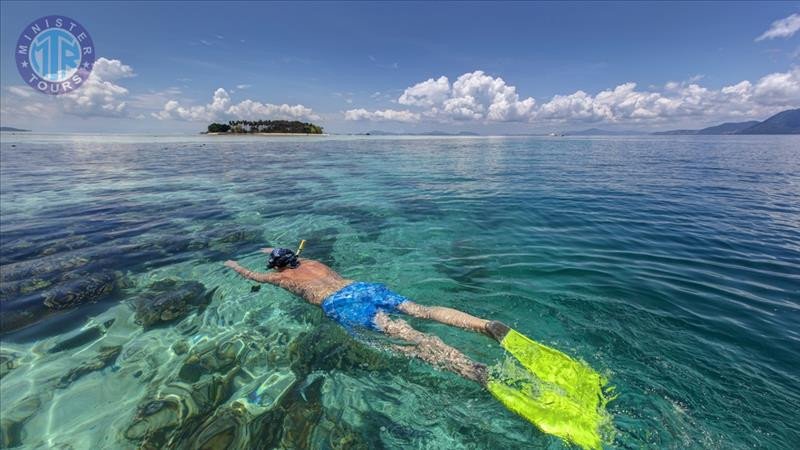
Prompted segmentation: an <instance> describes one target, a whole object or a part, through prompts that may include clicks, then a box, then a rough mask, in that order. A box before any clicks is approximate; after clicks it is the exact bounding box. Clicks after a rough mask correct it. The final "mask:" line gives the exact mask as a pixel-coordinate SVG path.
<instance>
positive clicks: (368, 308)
mask: <svg viewBox="0 0 800 450" xmlns="http://www.w3.org/2000/svg"><path fill="white" fill-rule="evenodd" d="M406 301H408V299H407V298H405V297H403V296H402V295H399V294H396V293H394V292H392V291H390V290H389V289H387V288H386V286H385V285H383V284H380V283H361V282H356V283H353V284H349V285H347V286H345V287H344V288H342V289H341V290H339V291H337V292H334V293H333V294H331V295H330V296H329V297H328V298H326V299H325V300H324V301H323V302H322V310H323V311H324V312H325V315H326V316H328V317H330V318H331V319H333V320H335V321H337V322H339V324H341V325H342V326H343V327H345V328H346V329H347V330H348V331H350V332H353V331H354V329H355V328H367V329H370V330H375V331H380V330H379V329H378V326H377V325H375V315H376V314H378V311H383V312H385V313H397V312H399V311H398V309H397V307H398V306H400V305H402V304H403V303H404V302H406Z"/></svg>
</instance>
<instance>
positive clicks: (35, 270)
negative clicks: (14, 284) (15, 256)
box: [0, 254, 89, 283]
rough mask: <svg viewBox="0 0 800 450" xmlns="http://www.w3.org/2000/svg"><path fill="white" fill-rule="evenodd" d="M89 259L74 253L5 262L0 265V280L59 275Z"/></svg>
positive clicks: (85, 262)
mask: <svg viewBox="0 0 800 450" xmlns="http://www.w3.org/2000/svg"><path fill="white" fill-rule="evenodd" d="M88 263H89V259H88V258H86V257H84V256H80V255H74V254H66V255H58V256H55V255H54V256H45V257H42V258H37V259H32V260H28V261H21V262H18V263H12V264H6V265H4V266H2V267H0V274H2V275H0V282H2V283H6V282H8V281H18V280H27V279H33V278H37V277H41V276H44V275H50V274H55V275H60V274H62V273H64V272H69V271H72V270H74V269H77V268H78V267H82V266H85V265H86V264H88Z"/></svg>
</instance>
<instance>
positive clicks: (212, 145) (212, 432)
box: [0, 134, 800, 449]
mask: <svg viewBox="0 0 800 450" xmlns="http://www.w3.org/2000/svg"><path fill="white" fill-rule="evenodd" d="M0 188H1V189H0V191H1V192H2V196H0V208H1V209H2V221H1V223H0V225H2V227H1V228H2V229H1V230H0V231H2V261H0V264H2V267H0V273H2V277H3V283H2V284H3V298H2V314H0V317H2V320H3V330H4V334H3V339H2V355H0V356H2V358H3V364H2V368H1V370H2V375H3V377H2V381H1V382H0V396H2V402H0V413H2V414H1V415H2V417H3V420H4V422H3V424H2V427H1V428H2V432H3V444H4V446H8V445H23V446H25V447H29V448H45V447H47V448H51V447H55V446H59V445H70V446H72V447H73V448H89V447H93V448H97V447H121V448H135V447H138V446H140V445H143V444H144V445H151V446H154V447H160V446H164V445H172V446H176V447H178V446H186V447H197V446H199V445H200V444H204V443H205V444H208V445H212V446H213V445H216V446H217V447H219V448H223V447H224V445H223V444H230V445H232V446H235V445H239V446H244V445H246V444H247V443H258V445H260V446H267V447H293V448H359V447H372V448H408V447H418V448H562V447H563V446H564V445H563V444H562V443H561V442H560V441H558V440H557V439H555V438H552V437H548V436H546V435H543V434H541V433H539V432H538V431H536V430H535V429H534V428H533V427H532V426H530V425H529V424H527V423H526V422H524V421H523V420H522V419H519V418H518V417H516V416H514V415H513V414H512V413H510V412H507V411H506V410H505V409H504V408H503V407H502V406H500V405H499V404H498V403H497V402H495V401H494V400H493V399H492V397H491V396H490V395H489V394H488V393H486V392H484V391H482V390H481V389H479V388H478V387H477V386H475V385H472V384H470V383H469V382H466V381H463V380H460V379H458V378H457V377H455V376H453V375H451V374H449V373H443V372H437V371H435V370H432V369H430V368H428V367H427V366H425V365H423V364H421V363H418V362H407V361H405V360H404V359H402V358H398V357H396V356H394V355H392V354H390V353H388V352H385V351H382V350H381V341H380V340H377V341H376V342H372V343H370V344H369V345H368V344H365V343H357V342H355V341H353V340H352V339H351V338H350V337H349V336H348V335H347V334H345V333H343V332H341V331H340V330H339V329H338V328H337V327H336V326H335V325H332V324H331V323H330V322H329V321H328V320H327V319H325V318H324V317H323V316H322V315H321V313H320V312H319V311H318V310H316V309H315V308H314V307H312V306H309V305H306V304H304V303H303V302H302V301H300V300H298V299H296V298H293V297H292V296H290V295H288V294H286V293H283V292H280V291H278V290H277V289H274V288H271V287H263V288H262V289H261V290H260V291H258V292H251V284H250V283H247V282H245V281H243V280H241V279H238V278H236V277H234V276H233V275H232V274H231V273H229V272H227V271H226V270H225V269H224V268H223V267H222V262H223V261H224V260H225V259H228V258H233V259H239V260H240V262H242V263H243V264H245V265H247V266H249V267H251V268H261V267H263V264H264V260H263V258H261V257H260V256H259V255H258V253H257V250H258V249H259V248H260V247H261V246H265V245H283V246H294V245H295V244H296V243H297V242H298V241H299V240H300V239H302V238H304V239H307V240H308V241H309V244H308V247H307V250H306V251H307V256H309V257H315V258H318V259H321V260H322V261H324V262H326V263H328V264H330V265H332V266H333V267H334V268H335V269H337V270H339V271H340V272H341V273H343V274H344V275H345V276H347V277H349V278H354V279H359V280H364V281H381V282H385V283H387V284H388V285H389V286H390V287H392V288H394V289H395V290H397V291H399V292H400V293H402V294H404V295H406V296H408V297H412V298H414V299H416V300H417V301H418V302H420V303H424V304H441V305H446V306H452V307H457V308H461V309H463V310H465V311H468V312H470V313H473V314H476V315H479V316H483V317H489V318H494V319H497V320H502V321H504V322H506V323H509V324H510V325H512V326H513V327H515V328H517V329H518V330H520V331H522V332H523V333H525V334H528V335H529V336H531V337H533V338H534V339H537V340H539V341H542V342H544V343H546V344H549V345H552V346H555V347H557V348H560V349H562V350H564V351H566V352H568V353H570V354H572V355H575V356H578V357H580V358H582V359H584V360H586V361H587V362H589V363H590V364H591V365H592V366H593V367H594V368H596V369H598V370H599V371H601V372H603V373H605V374H607V375H608V376H609V377H610V378H611V380H612V383H613V384H615V385H616V386H617V392H618V393H619V397H618V399H617V400H616V401H615V402H613V403H612V404H611V405H610V407H609V409H610V411H611V413H612V414H613V415H614V424H615V427H616V429H617V434H616V438H615V440H614V442H613V443H611V444H610V445H609V447H610V448H676V449H677V448H719V449H730V448H774V449H781V448H786V449H788V448H794V447H796V443H797V442H800V434H798V431H797V429H796V426H797V424H798V423H800V413H799V412H798V405H800V387H798V382H800V370H798V367H800V333H799V332H798V330H799V329H798V326H797V324H798V323H800V300H798V299H800V200H798V199H800V140H798V139H797V138H794V137H736V138H734V137H658V138H656V137H652V138H651V137H644V138H613V139H600V138H596V139H576V138H569V139H566V138H558V139H549V138H496V139H494V138H465V139H462V138H459V139H455V138H447V139H431V138H424V139H423V138H401V139H399V138H391V139H376V138H371V139H366V138H302V139H294V138H282V139H266V138H255V139H253V138H247V137H244V138H210V137H146V136H138V137H136V136H102V137H92V136H54V135H53V136H47V135H7V134H4V135H3V136H2V144H0ZM87 280H88V281H87ZM164 280H167V281H164ZM197 283H202V285H198V284H197ZM45 302H48V304H49V305H50V307H48V306H44V303H45ZM165 304H166V305H178V307H177V310H176V309H174V308H173V309H168V308H167V309H164V308H163V307H164V305H165ZM137 305H138V313H137ZM53 307H58V308H63V309H59V310H54V309H53ZM159 308H162V309H159ZM164 311H168V314H162V313H163V312H164ZM173 316H174V317H175V319H174V320H173V321H172V322H166V323H162V322H160V321H159V320H160V318H165V319H169V318H171V317H173ZM154 317H155V319H154ZM137 321H138V322H139V323H137ZM150 322H152V323H150ZM141 323H150V324H149V325H148V326H146V327H143V326H142V325H141ZM413 324H414V325H415V326H417V327H418V328H420V329H422V330H424V331H427V332H432V333H436V334H437V335H439V336H441V337H442V338H443V339H444V340H445V341H446V342H448V343H450V344H452V345H454V346H456V347H458V348H460V349H462V350H463V351H465V352H466V353H467V354H469V355H470V356H472V357H473V358H475V359H478V360H481V361H484V362H487V363H490V364H491V363H496V362H499V361H501V360H502V359H503V354H502V352H501V351H500V350H499V349H498V348H497V346H496V345H492V343H491V342H490V341H489V340H488V339H486V338H483V337H481V336H477V335H471V334H468V333H465V332H462V331H459V330H453V329H449V328H447V327H444V326H440V325H436V324H430V323H425V322H418V321H413Z"/></svg>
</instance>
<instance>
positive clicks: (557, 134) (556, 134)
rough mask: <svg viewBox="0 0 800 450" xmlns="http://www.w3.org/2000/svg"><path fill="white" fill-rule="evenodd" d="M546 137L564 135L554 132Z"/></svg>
mask: <svg viewBox="0 0 800 450" xmlns="http://www.w3.org/2000/svg"><path fill="white" fill-rule="evenodd" d="M548 136H564V133H556V132H555V131H554V132H552V133H550V134H548Z"/></svg>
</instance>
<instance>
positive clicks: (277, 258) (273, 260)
mask: <svg viewBox="0 0 800 450" xmlns="http://www.w3.org/2000/svg"><path fill="white" fill-rule="evenodd" d="M299 265H300V261H299V260H298V259H297V255H295V254H294V252H293V251H291V250H289V249H288V248H275V249H272V252H271V253H270V254H269V260H267V269H275V268H278V269H282V268H284V267H288V268H290V269H296V268H297V267H298V266H299Z"/></svg>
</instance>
